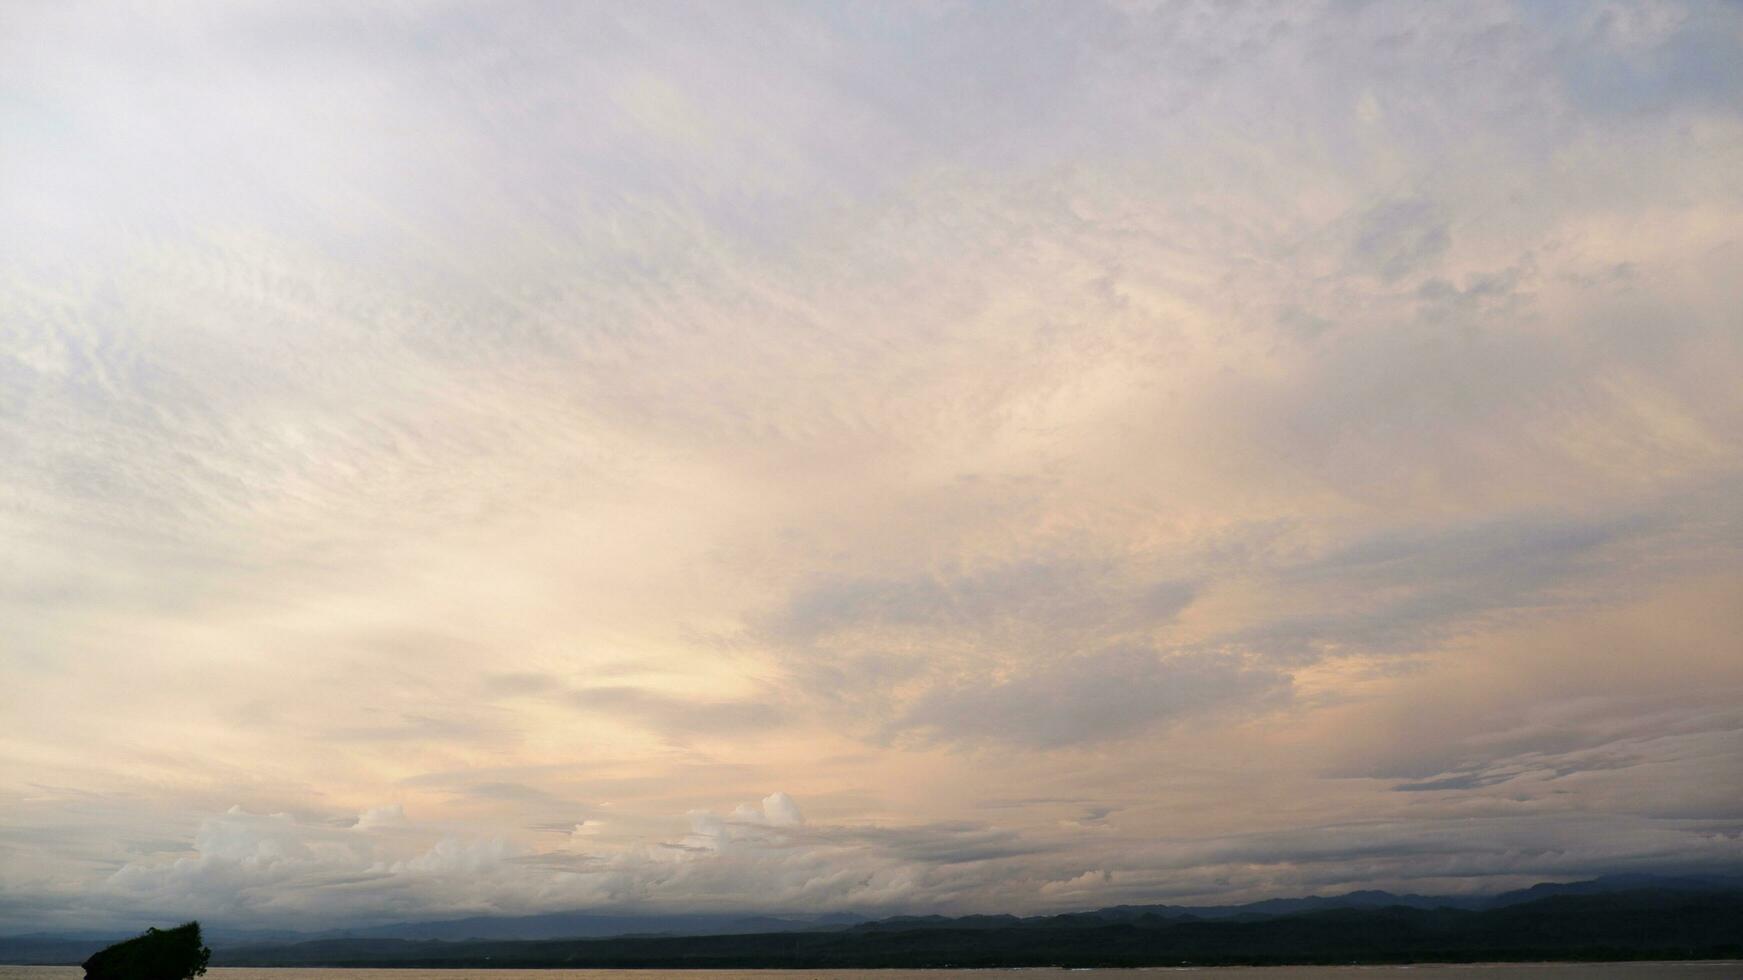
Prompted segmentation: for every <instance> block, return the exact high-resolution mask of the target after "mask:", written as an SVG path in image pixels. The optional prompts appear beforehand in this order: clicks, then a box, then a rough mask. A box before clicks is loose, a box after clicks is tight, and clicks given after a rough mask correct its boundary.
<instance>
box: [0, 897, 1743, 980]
mask: <svg viewBox="0 0 1743 980" xmlns="http://www.w3.org/2000/svg"><path fill="white" fill-rule="evenodd" d="M1648 894H1652V895H1657V896H1658V899H1657V900H1658V901H1659V902H1661V903H1662V902H1663V901H1669V900H1670V899H1671V898H1674V897H1678V896H1680V897H1682V898H1690V899H1712V900H1713V901H1714V902H1715V903H1718V904H1719V905H1723V903H1724V902H1725V901H1728V900H1731V899H1734V898H1735V896H1737V895H1740V894H1743V878H1739V877H1717V876H1707V877H1701V876H1685V877H1663V876H1654V875H1612V876H1606V877H1601V878H1596V879H1592V880H1589V881H1579V882H1570V883H1560V884H1550V883H1546V884H1540V885H1533V886H1532V887H1530V888H1525V889H1520V890H1517V891H1510V892H1504V893H1500V894H1494V895H1450V896H1434V895H1397V894H1392V893H1390V892H1384V891H1372V890H1369V891H1356V892H1350V893H1347V894H1343V895H1332V896H1317V895H1315V896H1306V897H1302V898H1285V899H1268V900H1265V901H1260V902H1249V903H1246V904H1241V905H1222V906H1172V905H1122V906H1113V907H1109V908H1103V909H1096V910H1093V911H1086V912H1071V913H1065V914H1061V915H1048V916H1033V917H1028V918H1019V917H1017V916H1012V915H972V916H960V917H948V916H897V917H893V918H886V919H881V920H876V921H866V920H865V919H863V918H862V917H859V916H853V915H846V914H835V915H828V916H734V915H602V914H597V913H581V912H563V913H551V914H546V915H535V916H501V917H487V916H486V917H473V918H464V919H447V920H438V921H430V922H407V923H398V924H392V925H384V926H372V927H366V928H359V929H354V930H333V931H329V932H325V933H318V934H311V933H296V932H291V931H278V930H254V931H248V932H241V931H232V932H224V931H221V930H210V931H209V932H208V935H209V936H210V937H211V939H210V941H211V944H212V946H213V947H214V948H215V949H216V950H217V952H216V953H215V954H214V956H215V960H216V962H218V963H220V964H222V965H226V966H229V965H243V964H259V965H265V964H267V963H269V962H270V963H274V964H282V965H330V964H334V963H339V962H348V963H349V962H356V963H369V964H372V965H384V964H389V963H391V964H394V965H411V964H413V963H424V962H436V961H440V962H442V963H444V964H448V965H479V964H478V963H474V962H470V961H467V960H466V957H469V956H480V957H484V958H485V959H486V960H489V961H490V962H493V963H499V962H500V961H499V960H497V959H495V957H497V956H508V957H510V958H511V959H512V961H513V962H515V963H537V964H541V965H557V964H558V963H564V964H575V963H579V962H582V961H583V960H584V961H585V962H588V963H593V962H595V961H596V960H597V963H598V965H617V964H622V963H631V962H633V963H641V962H642V961H641V960H638V959H636V958H635V957H636V956H641V955H643V953H633V951H634V950H636V949H638V948H640V947H637V946H635V942H636V940H637V937H641V938H647V939H651V938H654V937H659V939H658V941H657V942H656V943H655V944H654V945H653V946H651V947H648V948H649V949H659V950H674V951H675V950H678V949H680V948H681V947H682V946H683V944H678V945H674V944H673V942H672V940H674V939H676V938H680V937H701V939H702V940H703V941H701V942H700V944H699V945H697V946H696V947H695V948H696V949H697V950H701V949H715V950H716V951H717V955H718V956H719V957H723V958H724V959H723V962H728V963H729V964H731V965H747V964H750V965H757V964H765V965H772V964H773V963H774V962H775V961H774V960H769V959H768V957H769V956H774V955H775V954H776V952H778V951H779V950H780V949H790V950H791V955H792V956H797V955H799V953H800V952H801V951H803V952H804V955H806V956H812V957H820V959H818V960H816V962H813V961H812V960H803V961H798V962H795V963H794V965H807V966H808V965H820V964H822V963H824V962H836V961H835V960H830V959H827V957H833V956H837V955H840V956H848V957H849V959H848V960H844V961H841V965H867V964H870V963H873V962H877V963H886V964H887V965H913V964H914V963H916V962H920V961H922V960H926V958H927V957H931V956H942V955H946V954H947V953H949V951H950V949H951V948H953V947H952V946H951V945H950V943H949V942H946V941H945V940H942V939H937V938H935V937H934V938H932V939H922V938H919V934H922V933H933V932H937V933H947V934H953V935H968V934H974V935H977V936H979V937H980V940H978V941H977V942H975V943H967V947H973V948H972V949H970V948H964V949H963V950H961V951H960V953H959V954H956V955H969V954H970V953H972V954H973V955H975V956H988V957H992V958H991V959H986V960H984V962H996V963H1007V962H1008V963H1010V964H1011V965H1021V964H1023V963H1029V962H1040V961H1043V960H1044V961H1045V962H1049V963H1051V962H1054V960H1046V959H1045V957H1046V956H1048V955H1059V956H1065V955H1066V954H1070V955H1072V956H1076V955H1077V954H1076V953H1073V952H1072V950H1073V949H1074V946H1073V944H1074V943H1077V942H1079V941H1080V940H1083V938H1084V936H1087V935H1089V934H1090V933H1092V932H1093V931H1095V930H1104V929H1114V930H1116V933H1115V934H1114V935H1124V934H1123V933H1118V930H1119V929H1120V928H1125V929H1128V930H1132V931H1135V932H1137V933H1140V934H1142V939H1143V941H1142V942H1140V943H1138V946H1137V947H1136V949H1135V951H1129V952H1132V953H1133V955H1139V954H1141V956H1140V959H1142V958H1143V957H1151V956H1160V955H1163V952H1162V951H1163V950H1166V949H1173V948H1174V947H1173V946H1172V945H1170V944H1176V943H1184V944H1185V945H1184V946H1181V947H1180V952H1182V954H1183V955H1184V954H1185V953H1188V952H1190V951H1191V950H1193V949H1200V951H1201V953H1202V952H1203V949H1201V948H1200V947H1199V946H1197V945H1194V944H1196V943H1201V942H1208V939H1207V938H1206V937H1207V936H1210V935H1213V934H1214V935H1220V933H1215V931H1214V930H1212V931H1211V932H1206V931H1205V930H1206V929H1208V928H1210V927H1211V926H1216V927H1218V928H1222V927H1230V926H1245V925H1248V924H1263V923H1277V922H1278V920H1281V919H1290V920H1292V921H1291V922H1290V923H1287V924H1282V925H1278V926H1274V927H1272V928H1269V929H1256V930H1254V931H1252V932H1251V933H1250V934H1249V933H1239V934H1240V935H1241V936H1242V937H1243V941H1244V942H1249V943H1257V944H1258V945H1252V946H1250V947H1249V951H1250V952H1251V953H1252V955H1253V956H1259V955H1260V954H1261V952H1262V951H1263V950H1264V949H1266V948H1269V947H1266V946H1265V943H1267V942H1271V941H1272V940H1275V939H1277V938H1278V937H1281V936H1286V935H1290V934H1292V933H1291V930H1295V929H1297V928H1299V923H1298V922H1295V921H1293V920H1297V919H1302V918H1303V917H1306V921H1308V922H1310V923H1315V925H1314V928H1315V929H1317V930H1319V931H1321V932H1322V933H1325V934H1327V935H1330V934H1332V933H1335V932H1336V930H1337V929H1342V928H1354V927H1353V926H1349V925H1348V923H1343V920H1340V919H1338V918H1337V917H1336V916H1333V917H1331V918H1329V919H1326V918H1323V917H1322V918H1314V916H1316V915H1321V914H1324V913H1338V912H1345V913H1350V912H1353V913H1370V914H1368V915H1366V916H1365V917H1363V916H1358V918H1361V919H1363V921H1365V922H1367V924H1368V926H1367V927H1370V928H1372V929H1374V930H1377V932H1376V935H1379V936H1381V937H1391V938H1389V939H1387V941H1386V942H1382V943H1378V944H1377V945H1371V946H1370V947H1368V949H1369V952H1371V953H1373V954H1374V955H1377V956H1382V958H1385V957H1391V958H1392V959H1394V960H1396V959H1398V958H1401V957H1402V958H1407V959H1408V958H1420V954H1419V953H1418V952H1412V951H1411V950H1410V949H1406V948H1405V947H1403V946H1398V945H1396V943H1395V942H1394V941H1395V940H1397V939H1398V936H1399V935H1400V930H1401V929H1403V928H1405V926H1404V925H1399V923H1400V922H1403V923H1405V924H1408V923H1410V922H1415V923H1416V924H1417V925H1419V926H1421V925H1424V924H1425V923H1429V922H1439V923H1442V924H1445V925H1447V926H1448V927H1449V928H1450V927H1451V926H1452V925H1453V924H1456V923H1464V922H1466V921H1467V920H1465V919H1460V918H1458V917H1457V916H1456V915H1453V913H1492V912H1498V911H1501V910H1505V909H1509V908H1512V907H1515V906H1524V905H1532V906H1533V907H1537V905H1538V904H1539V903H1542V902H1544V901H1545V900H1548V899H1558V898H1594V899H1602V898H1604V897H1606V896H1610V897H1614V898H1616V899H1617V901H1616V902H1612V903H1609V904H1608V905H1606V904H1605V903H1604V902H1601V901H1600V902H1598V903H1597V905H1595V906H1592V908H1591V910H1590V911H1592V912H1593V914H1597V913H1599V912H1603V914H1605V915H1610V916H1611V917H1612V919H1613V920H1614V922H1613V924H1616V925H1619V926H1622V927H1626V928H1629V929H1636V931H1641V930H1643V932H1641V934H1640V935H1637V936H1636V938H1635V940H1631V942H1632V943H1633V945H1627V946H1626V947H1625V948H1624V947H1618V950H1619V952H1618V953H1617V955H1618V956H1621V955H1622V953H1625V952H1627V951H1628V950H1639V949H1645V948H1647V947H1648V946H1650V945H1651V944H1650V943H1649V942H1648V940H1650V939H1651V938H1652V936H1654V935H1657V936H1659V938H1661V939H1665V940H1666V941H1668V937H1670V936H1672V935H1673V933H1671V932H1659V933H1654V932H1653V929H1654V928H1656V927H1655V926H1653V925H1652V923H1653V922H1655V921H1656V920H1655V919H1653V918H1652V917H1653V916H1654V915H1656V914H1657V913H1655V912H1652V911H1651V910H1652V908H1653V907H1654V906H1653V905H1652V903H1650V902H1648V903H1647V904H1646V905H1644V906H1638V907H1635V906H1628V905H1627V904H1626V902H1623V901H1622V899H1623V898H1628V900H1630V901H1632V900H1635V899H1641V898H1642V897H1643V896H1645V895H1648ZM1726 896H1730V897H1731V899H1728V898H1727V897H1726ZM1697 904H1698V903H1697ZM1605 909H1608V911H1607V912H1606V911H1604V910H1605ZM1630 909H1632V911H1630ZM1408 912H1419V913H1432V914H1431V915H1428V916H1426V917H1422V918H1420V919H1419V920H1408V919H1406V920H1397V919H1396V917H1397V916H1398V915H1401V914H1404V913H1408ZM1388 917H1391V918H1388ZM1470 921H1477V920H1470ZM1483 921H1511V920H1505V919H1504V918H1503V919H1498V920H1497V919H1495V918H1494V917H1493V916H1488V917H1487V918H1485V919H1484V920H1483ZM1727 921H1730V922H1731V923H1732V925H1733V926H1734V925H1735V921H1734V920H1727ZM1195 923H1196V924H1197V925H1194V924H1195ZM1340 923H1343V924H1341V925H1340ZM1388 923H1390V924H1388ZM1723 925H1724V923H1723V922H1721V926H1723ZM1172 926H1191V928H1187V929H1185V930H1184V931H1181V932H1178V933H1175V934H1171V938H1169V939H1168V940H1167V943H1162V944H1161V945H1157V944H1158V943H1161V942H1162V936H1161V932H1162V931H1166V928H1167V927H1172ZM1424 927H1426V926H1424ZM1326 930H1331V932H1326ZM1031 933H1041V934H1044V935H1045V939H1044V941H1040V940H1038V941H1039V942H1040V945H1039V946H1034V947H1032V948H1031V947H1030V946H1028V945H1026V944H1027V943H1028V942H1029V940H1023V941H1021V942H1019V941H1018V939H1017V937H1018V936H1020V935H1023V936H1027V935H1029V934H1031ZM1455 933H1457V930H1456V929H1455V930H1454V931H1453V933H1448V935H1449V937H1451V936H1453V935H1454V934H1455ZM995 934H996V935H995ZM820 936H836V937H842V938H838V940H835V941H822V940H819V939H818V938H817V937H820ZM898 936H899V937H903V938H901V939H899V940H897V939H895V938H890V937H898ZM1727 937H1729V938H1727ZM116 938H119V937H117V936H104V935H101V934H75V935H64V934H63V935H54V934H36V935H32V936H19V937H12V938H0V962H9V963H78V962H80V961H81V960H82V959H84V958H85V957H86V956H88V955H89V954H90V953H91V952H92V951H94V950H95V949H97V948H98V947H100V946H102V945H105V944H106V943H108V942H112V941H113V940H114V939H116ZM1104 938H1105V937H1104ZM1129 938H1130V937H1127V939H1129ZM1345 938H1346V939H1348V938H1349V937H1347V936H1346V937H1345ZM1466 938H1467V939H1468V937H1466ZM1530 938H1531V937H1529V936H1526V937H1521V939H1522V941H1524V940H1530ZM600 939H613V940H619V939H620V940H622V941H623V942H622V943H621V944H619V945H617V946H615V947H611V946H606V945H600V944H598V943H597V942H580V941H581V940H600ZM559 940H567V941H568V942H559ZM1189 940H1190V941H1189ZM1707 940H1711V942H1709V943H1708V945H1709V946H1712V947H1713V948H1720V947H1724V946H1725V945H1726V943H1731V942H1735V941H1736V934H1735V932H1734V931H1733V932H1730V933H1727V932H1725V931H1724V929H1723V928H1719V929H1718V931H1716V932H1713V933H1712V934H1710V935H1708V936H1707ZM1101 941H1102V940H1096V942H1101ZM1125 941H1126V940H1121V942H1125ZM1131 941H1132V942H1137V940H1131ZM1465 941H1466V939H1461V940H1460V942H1465ZM1703 941H1705V940H1703ZM1388 943H1391V945H1388ZM1714 944H1716V945H1714ZM1119 945H1120V943H1118V942H1116V943H1114V944H1113V945H1111V946H1109V947H1107V948H1108V949H1109V950H1113V949H1116V948H1119ZM1213 946H1214V944H1213ZM1455 946H1456V944H1455ZM559 947H562V948H561V949H559ZM1204 948H1205V949H1208V948H1209V947H1204ZM1219 948H1220V947H1219ZM1283 948H1284V947H1280V948H1279V949H1283ZM1590 948H1591V947H1590V944H1585V945H1581V943H1573V942H1571V941H1570V943H1567V944H1563V945H1562V946H1560V947H1555V948H1554V949H1551V947H1542V948H1541V949H1540V948H1539V947H1538V946H1533V945H1532V944H1531V942H1525V943H1524V945H1522V946H1520V947H1519V950H1520V951H1521V952H1520V954H1519V955H1520V956H1522V957H1523V958H1528V959H1529V958H1570V957H1572V958H1581V957H1583V956H1585V953H1582V952H1580V951H1581V950H1586V951H1588V952H1589V949H1590ZM1703 948H1705V947H1703ZM1287 949H1293V950H1295V952H1292V953H1288V955H1290V956H1298V955H1306V953H1305V952H1304V950H1306V949H1307V947H1306V946H1299V945H1298V946H1294V947H1287ZM1532 949H1537V950H1538V952H1537V953H1530V954H1529V955H1527V951H1529V950H1532ZM1555 949H1559V950H1560V952H1555V951H1554V950H1555ZM487 950H488V951H487ZM899 950H906V951H907V952H904V953H901V955H897V952H898V951H899ZM1387 951H1389V952H1387ZM644 952H645V951H644ZM1443 952H1446V953H1447V954H1448V955H1453V954H1455V953H1456V948H1455V947H1448V948H1447V950H1444V951H1443ZM1575 953H1579V956H1574V954H1575ZM647 955H653V954H652V953H647ZM662 955H663V954H662ZM686 955H688V954H686ZM698 955H700V954H698ZM709 955H716V954H709ZM781 955H787V954H781ZM1167 955H1173V954H1172V953H1168V954H1167ZM1193 955H1199V954H1193ZM1206 955H1208V954H1206ZM1217 955H1234V954H1233V953H1229V952H1228V951H1227V950H1225V951H1224V952H1223V953H1218V954H1217ZM1265 955H1270V954H1265ZM1279 955H1282V953H1279ZM1315 955H1318V954H1315ZM1666 955H1670V954H1668V953H1667V954H1666ZM1733 955H1736V954H1733ZM546 956H550V957H556V959H553V960H551V961H549V962H547V961H545V960H542V959H539V957H546ZM902 956H910V957H914V958H910V959H903V958H902ZM576 957H582V958H583V959H582V960H578V959H576ZM853 957H863V958H865V959H864V960H863V962H862V960H861V959H854V958H853ZM1000 957H1005V958H1000ZM1037 957H1039V959H1036V958H1037ZM1334 958H1335V957H1334ZM1624 958H1626V957H1624ZM777 959H778V957H777ZM926 961H927V962H934V961H932V960H926ZM1212 961H1215V962H1222V960H1206V962H1212ZM1228 961H1229V962H1261V961H1265V962H1269V961H1268V960H1262V959H1251V960H1241V959H1238V958H1237V959H1234V960H1228ZM479 962H483V961H482V960H481V961H479ZM1058 962H1062V963H1063V962H1067V960H1066V959H1060V960H1058ZM1070 962H1073V963H1077V962H1080V960H1077V959H1072V960H1070ZM1156 962H1163V961H1161V960H1158V961H1156ZM646 965H671V964H667V963H665V962H664V961H660V962H657V963H649V964H646Z"/></svg>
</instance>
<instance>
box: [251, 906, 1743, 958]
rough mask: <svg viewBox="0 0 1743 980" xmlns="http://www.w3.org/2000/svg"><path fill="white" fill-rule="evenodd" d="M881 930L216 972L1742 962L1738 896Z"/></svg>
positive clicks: (367, 945) (977, 920)
mask: <svg viewBox="0 0 1743 980" xmlns="http://www.w3.org/2000/svg"><path fill="white" fill-rule="evenodd" d="M1105 911H1107V912H1109V913H1116V914H1113V915H1109V916H1108V917H1106V918H1103V917H1100V916H1098V914H1097V913H1080V914H1076V915H1070V916H1050V917H1045V918H1038V919H1014V918H1010V917H1005V916H984V917H970V918H968V919H960V920H949V919H938V918H930V917H927V918H921V919H909V920H906V921H904V920H900V919H898V920H886V921H885V922H881V923H875V924H868V925H864V926H858V927H854V928H851V929H845V930H840V931H835V932H783V933H765V934H760V935H740V936H671V937H640V938H634V937H624V938H618V939H593V940H556V941H536V942H417V941H406V940H378V939H377V940H369V939H336V940H326V941H321V942H312V943H298V944H293V945H287V946H278V947H253V948H238V949H233V950H223V951H221V952H220V955H219V959H220V963H221V965H224V966H419V967H568V968H582V967H607V968H620V969H621V968H635V967H658V968H666V969H671V968H698V969H701V968H713V969H726V968H732V969H745V968H757V967H789V968H800V967H803V968H828V967H861V968H863V967H943V966H956V967H1015V966H1079V967H1082V966H1163V965H1178V964H1184V963H1191V964H1202V965H1210V964H1282V963H1422V962H1473V961H1502V960H1518V961H1525V960H1587V961H1592V960H1641V959H1734V958H1739V957H1743V891H1737V890H1724V891H1707V892H1675V891H1665V890H1639V891H1628V892H1619V893H1614V894H1605V895H1557V896H1553V897H1549V898H1542V899H1538V900H1535V901H1527V902H1522V903H1519V904H1515V905H1509V906H1506V907H1502V908H1492V909H1484V910H1469V909H1457V908H1438V909H1420V908H1408V907H1404V906H1389V907H1382V908H1344V909H1332V910H1316V911H1307V912H1297V913H1290V914H1284V915H1276V916H1271V917H1265V918H1257V919H1248V918H1223V919H1205V918H1199V917H1196V916H1191V915H1174V916H1169V915H1160V914H1156V913H1139V914H1137V915H1135V916H1134V915H1130V914H1125V913H1124V912H1122V911H1121V910H1105Z"/></svg>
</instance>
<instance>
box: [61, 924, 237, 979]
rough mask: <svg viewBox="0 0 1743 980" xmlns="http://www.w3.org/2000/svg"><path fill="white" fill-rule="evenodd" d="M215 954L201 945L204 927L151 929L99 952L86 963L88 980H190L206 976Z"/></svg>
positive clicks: (186, 926)
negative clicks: (201, 929)
mask: <svg viewBox="0 0 1743 980" xmlns="http://www.w3.org/2000/svg"><path fill="white" fill-rule="evenodd" d="M211 957H212V951H211V950H209V949H207V948H206V947H205V945H204V944H203V943H201V942H200V924H199V923H198V922H189V923H187V924H185V925H180V926H176V927H175V928H174V929H155V928H153V929H147V930H145V935H143V936H135V937H134V938H132V939H129V940H127V941H125V942H119V943H116V944H115V945H113V946H110V947H108V948H107V949H102V950H98V951H97V952H96V953H94V954H92V956H91V958H90V959H88V960H86V961H85V980H188V978H189V977H197V976H199V975H200V974H202V973H205V972H206V961H207V960H209V959H211Z"/></svg>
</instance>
